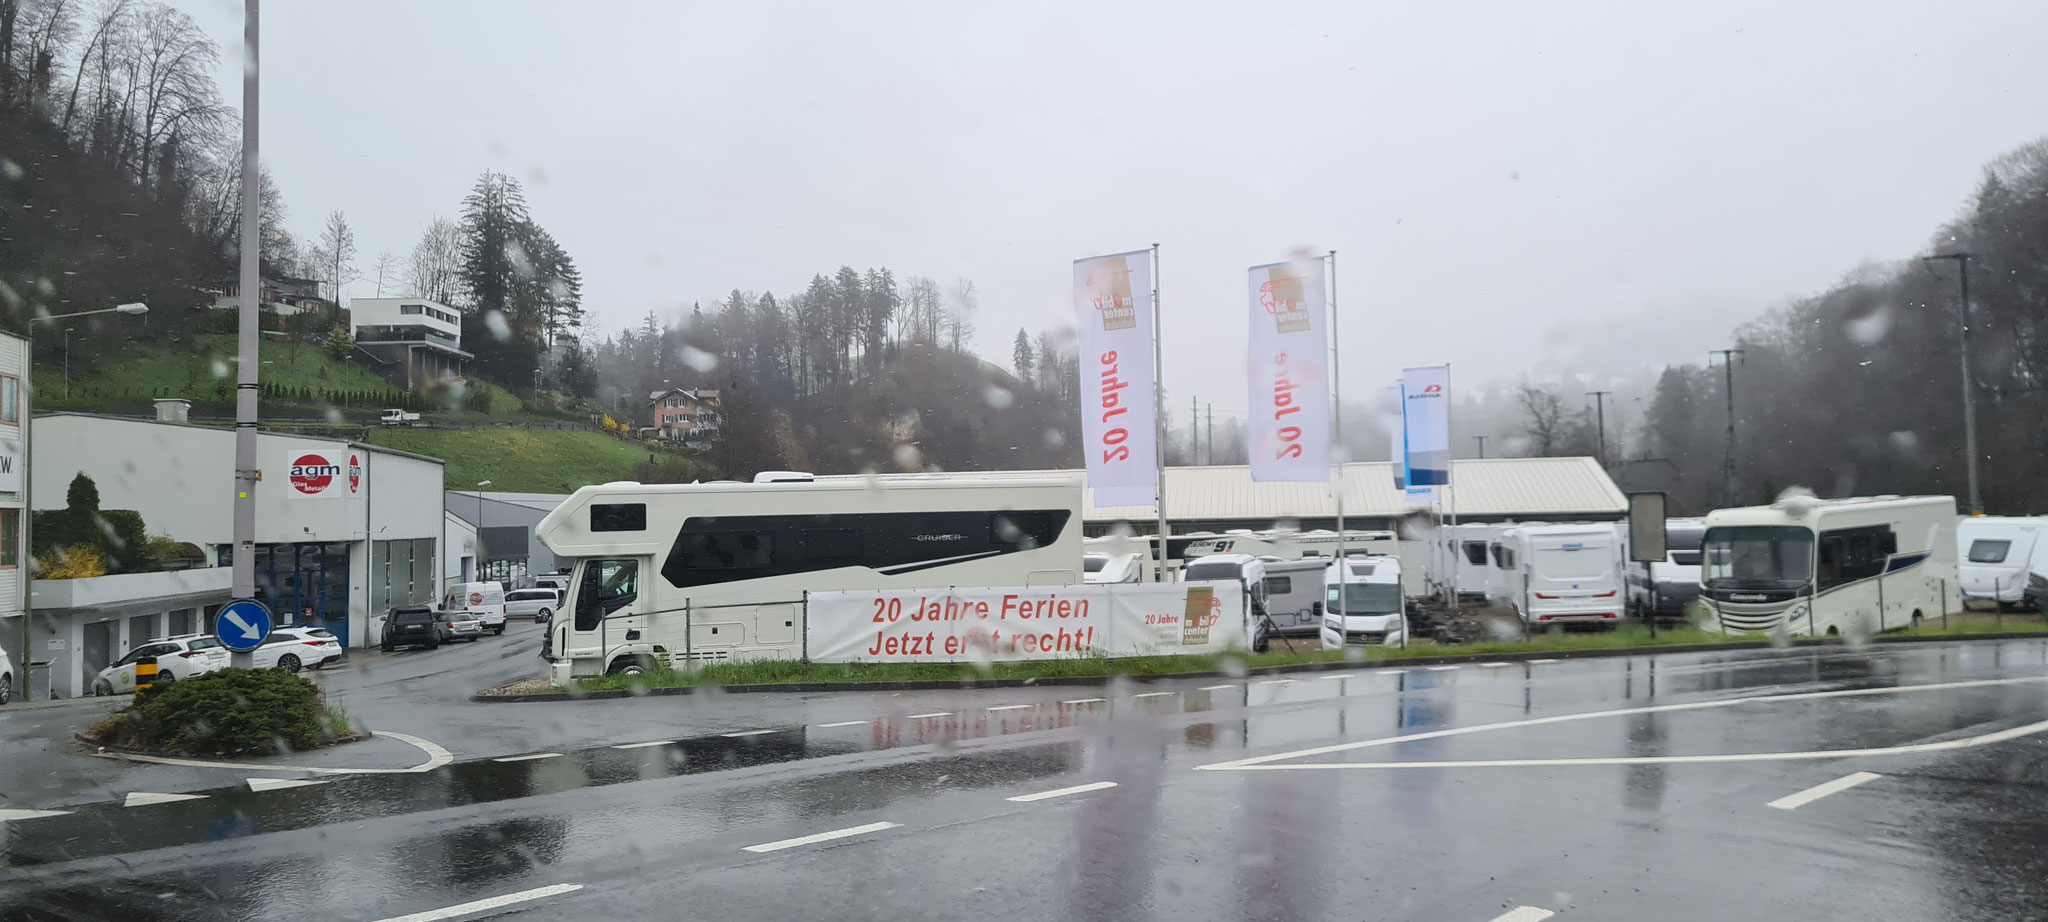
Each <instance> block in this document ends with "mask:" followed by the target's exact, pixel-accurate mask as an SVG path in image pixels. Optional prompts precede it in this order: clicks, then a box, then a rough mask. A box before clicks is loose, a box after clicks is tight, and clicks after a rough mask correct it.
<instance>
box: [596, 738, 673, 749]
mask: <svg viewBox="0 0 2048 922" xmlns="http://www.w3.org/2000/svg"><path fill="white" fill-rule="evenodd" d="M673 742H675V740H648V741H647V742H644V743H620V744H619V745H617V746H613V747H612V748H613V749H646V748H647V747H649V746H666V745H668V744H670V743H673Z"/></svg>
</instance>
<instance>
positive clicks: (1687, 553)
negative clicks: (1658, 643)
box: [1622, 519, 1707, 621]
mask: <svg viewBox="0 0 2048 922" xmlns="http://www.w3.org/2000/svg"><path fill="white" fill-rule="evenodd" d="M1627 533H1628V526H1626V525H1623V526H1622V534H1623V535H1624V536H1625V535H1627ZM1706 534H1707V520H1705V519H1665V520H1664V559H1663V560H1656V561H1651V562H1650V563H1638V562H1636V561H1633V560H1631V561H1629V562H1628V563H1627V564H1626V565H1625V566H1626V571H1625V572H1626V573H1627V575H1628V607H1629V610H1630V611H1633V612H1635V613H1637V614H1638V615H1642V616H1645V617H1648V616H1654V617H1656V618H1657V619H1658V620H1660V621H1684V620H1685V619H1686V616H1687V614H1688V613H1689V612H1690V611H1691V609H1692V604H1693V603H1694V602H1697V601H1699V598H1700V539H1701V538H1704V537H1705V536H1706Z"/></svg>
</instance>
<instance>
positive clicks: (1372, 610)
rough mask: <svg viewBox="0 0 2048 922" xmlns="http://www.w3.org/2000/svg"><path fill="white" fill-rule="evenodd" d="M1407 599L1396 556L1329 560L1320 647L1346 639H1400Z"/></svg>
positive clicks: (1405, 621)
mask: <svg viewBox="0 0 2048 922" xmlns="http://www.w3.org/2000/svg"><path fill="white" fill-rule="evenodd" d="M1340 584H1341V591H1340ZM1407 605H1408V600H1407V598H1406V597H1405V596H1403V595H1402V592H1401V558H1399V557H1362V558H1357V557H1354V558H1351V559H1349V560H1345V561H1342V562H1338V561H1334V560H1333V561H1331V562H1330V565H1329V567H1328V568H1327V569H1326V570H1325V571H1324V577H1323V627H1322V637H1321V639H1322V642H1323V649H1325V650H1339V649H1343V647H1344V645H1345V644H1347V643H1355V644H1366V645H1373V646H1379V645H1385V646H1401V645H1403V644H1405V643H1406V642H1407V639H1406V637H1405V635H1406V634H1407V631H1408V610H1407Z"/></svg>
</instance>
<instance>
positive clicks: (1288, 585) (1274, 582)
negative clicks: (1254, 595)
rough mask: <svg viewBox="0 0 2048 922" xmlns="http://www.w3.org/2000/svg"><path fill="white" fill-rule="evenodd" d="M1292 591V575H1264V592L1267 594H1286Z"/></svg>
mask: <svg viewBox="0 0 2048 922" xmlns="http://www.w3.org/2000/svg"><path fill="white" fill-rule="evenodd" d="M1293 591H1294V577H1292V576H1268V577H1266V594H1267V595H1286V594H1288V593H1290V592H1293Z"/></svg>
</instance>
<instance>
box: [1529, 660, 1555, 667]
mask: <svg viewBox="0 0 2048 922" xmlns="http://www.w3.org/2000/svg"><path fill="white" fill-rule="evenodd" d="M1522 662H1525V663H1528V664H1530V665H1532V666H1544V665H1548V664H1550V663H1556V662H1561V660H1554V659H1530V660H1523V661H1522Z"/></svg>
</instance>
